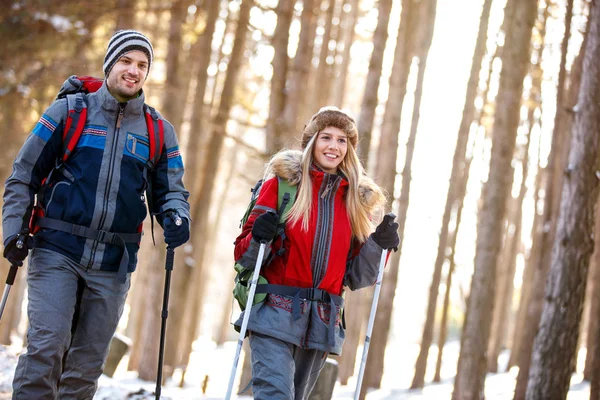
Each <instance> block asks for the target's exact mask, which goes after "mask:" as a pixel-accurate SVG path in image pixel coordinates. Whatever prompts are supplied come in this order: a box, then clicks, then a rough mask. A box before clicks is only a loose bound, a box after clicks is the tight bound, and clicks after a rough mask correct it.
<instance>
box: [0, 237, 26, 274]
mask: <svg viewBox="0 0 600 400" xmlns="http://www.w3.org/2000/svg"><path fill="white" fill-rule="evenodd" d="M32 247H33V238H32V237H31V236H29V235H28V234H21V235H18V234H17V235H12V236H10V237H9V238H8V239H6V242H5V244H4V258H6V259H7V260H8V261H9V262H10V263H11V264H12V265H16V266H17V267H20V266H22V265H23V260H25V258H27V255H28V254H29V250H30V249H31V248H32Z"/></svg>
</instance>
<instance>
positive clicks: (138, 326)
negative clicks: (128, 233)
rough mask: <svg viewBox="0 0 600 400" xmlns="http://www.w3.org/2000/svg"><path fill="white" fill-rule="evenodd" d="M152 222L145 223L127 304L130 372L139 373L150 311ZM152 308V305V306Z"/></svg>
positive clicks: (159, 230)
mask: <svg viewBox="0 0 600 400" xmlns="http://www.w3.org/2000/svg"><path fill="white" fill-rule="evenodd" d="M149 222H150V221H149V220H148V218H147V219H146V221H145V223H144V234H143V235H142V243H141V245H140V251H139V252H138V267H137V269H136V271H135V273H134V274H133V275H132V282H131V288H130V289H129V295H128V297H127V302H128V303H129V309H130V310H131V311H130V313H129V318H128V319H127V328H126V334H127V336H128V337H129V338H130V339H131V341H132V343H133V346H132V347H131V351H130V352H129V363H128V365H127V369H128V370H130V371H137V370H138V367H139V365H140V358H141V356H142V351H143V349H142V347H143V346H142V344H143V340H142V332H143V327H144V324H143V321H144V319H145V318H146V315H147V314H148V313H149V312H154V311H152V310H153V309H152V310H150V311H148V304H147V303H148V296H147V294H148V293H150V288H149V284H150V283H149V282H150V276H151V275H152V273H153V271H154V268H153V264H154V262H153V261H152V260H155V258H154V257H155V250H156V248H155V247H153V244H152V237H151V231H150V223H149ZM161 232H162V230H161V229H160V227H159V229H158V231H157V232H156V233H157V235H156V236H157V237H160V236H159V235H158V234H160V233H161ZM159 296H160V293H158V294H156V296H152V299H154V298H155V297H159ZM151 306H152V305H151Z"/></svg>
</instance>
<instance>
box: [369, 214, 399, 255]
mask: <svg viewBox="0 0 600 400" xmlns="http://www.w3.org/2000/svg"><path fill="white" fill-rule="evenodd" d="M392 221H393V220H392ZM371 236H372V237H373V240H374V241H375V243H377V245H378V246H379V247H381V248H382V249H386V250H387V249H394V250H396V251H397V250H398V245H399V244H400V236H398V223H397V222H391V221H390V220H388V218H384V219H383V221H382V222H381V223H380V224H379V225H378V226H377V228H376V229H375V232H373V234H372V235H371Z"/></svg>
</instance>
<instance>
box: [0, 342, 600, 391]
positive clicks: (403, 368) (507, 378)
mask: <svg viewBox="0 0 600 400" xmlns="http://www.w3.org/2000/svg"><path fill="white" fill-rule="evenodd" d="M235 346H236V343H235V342H228V343H226V344H225V345H224V346H221V347H217V346H216V345H215V344H214V343H213V342H212V341H210V340H209V339H207V338H201V339H200V340H198V341H197V342H196V347H195V351H194V353H193V354H192V358H191V361H190V366H189V371H188V373H187V374H186V379H185V385H184V388H179V387H178V386H177V382H178V381H179V378H180V374H179V372H178V371H176V373H175V374H174V379H171V380H168V381H167V383H166V384H165V385H164V386H163V387H162V396H161V399H163V400H217V399H223V398H224V397H225V392H226V389H227V383H228V381H229V372H230V370H231V365H232V362H233V355H234V354H235ZM415 349H418V347H417V346H414V347H413V348H412V349H407V348H404V349H402V351H400V350H401V349H400V348H392V349H390V350H392V351H394V353H395V354H393V355H388V354H386V357H387V359H386V371H389V372H388V373H387V374H386V375H385V376H384V379H383V382H382V386H383V388H382V389H380V390H373V391H371V392H370V393H369V395H368V396H367V399H368V400H441V399H450V398H451V395H452V383H453V377H452V375H451V374H449V373H448V371H451V369H452V366H451V365H449V366H447V367H448V368H447V369H443V372H442V378H443V381H442V382H441V383H438V384H429V385H427V386H426V387H425V388H424V389H423V390H409V389H407V388H408V387H409V385H410V379H412V373H411V372H412V371H411V370H412V360H414V359H415V358H414V357H413V355H414V356H415V357H416V354H413V353H414V352H415ZM432 349H433V348H432ZM18 353H19V349H18V348H17V347H15V346H13V347H6V346H0V400H8V399H10V395H11V392H12V390H11V383H12V378H13V374H14V369H15V367H16V363H17V356H18ZM432 353H433V354H430V359H434V360H435V358H436V357H435V352H432ZM359 354H360V352H359ZM432 355H433V356H432ZM444 355H445V358H448V359H450V360H451V362H453V363H454V361H455V359H456V358H457V357H458V345H457V343H450V344H449V345H448V346H447V348H446V349H445V352H444ZM446 356H448V357H446ZM506 356H507V355H506V354H503V355H502V357H501V359H500V362H501V364H502V363H503V362H504V363H506V358H507V357H506ZM388 359H389V360H390V362H388ZM399 360H406V362H404V361H403V362H399ZM126 361H127V359H126V358H124V359H123V361H122V362H121V364H120V365H119V368H118V369H117V371H116V372H115V377H114V378H109V377H107V376H105V375H102V377H101V378H100V380H99V382H98V391H97V392H96V396H94V400H121V399H123V400H151V399H154V398H155V396H154V394H153V393H154V389H155V386H156V383H155V382H147V381H142V380H139V379H138V378H137V375H136V373H134V372H131V371H125V366H126ZM408 361H410V362H408ZM390 363H391V364H392V365H390ZM240 364H241V362H240ZM393 364H395V366H394V365H393ZM409 365H411V366H410V367H409ZM453 365H456V364H455V363H454V364H453ZM409 368H410V370H409ZM454 368H455V367H454ZM430 369H433V368H430ZM239 375H240V370H239V369H238V374H237V378H238V380H239ZM205 379H207V385H206V392H205V393H204V394H203V393H202V389H201V387H202V383H203V381H204V380H205ZM515 379H516V372H515V370H514V369H513V370H511V371H509V372H506V373H502V374H488V376H487V378H486V386H485V391H486V399H488V400H504V399H512V390H513V388H514V385H515ZM571 383H572V384H571V391H570V392H569V396H568V400H583V399H585V400H587V399H589V384H588V383H586V382H582V376H581V374H574V375H573V379H572V381H571ZM237 384H238V383H237V382H236V386H235V387H236V388H237ZM355 385H356V380H355V379H351V380H350V381H349V384H348V385H347V386H340V385H339V383H338V384H336V387H335V390H334V396H333V398H334V399H336V400H347V399H353V398H354V388H355ZM234 397H235V396H234ZM235 398H236V399H238V400H248V399H251V397H250V396H237V397H235Z"/></svg>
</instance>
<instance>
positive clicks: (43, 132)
mask: <svg viewBox="0 0 600 400" xmlns="http://www.w3.org/2000/svg"><path fill="white" fill-rule="evenodd" d="M57 125H58V124H57V123H56V122H55V121H54V120H53V119H52V118H50V117H49V116H47V115H46V114H43V115H42V116H41V117H40V119H39V121H38V122H37V124H35V127H34V128H33V131H32V132H31V133H32V134H34V135H36V136H39V137H40V138H41V139H43V140H44V141H46V142H47V141H48V140H50V137H51V136H52V134H53V133H54V131H55V130H56V126H57Z"/></svg>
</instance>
